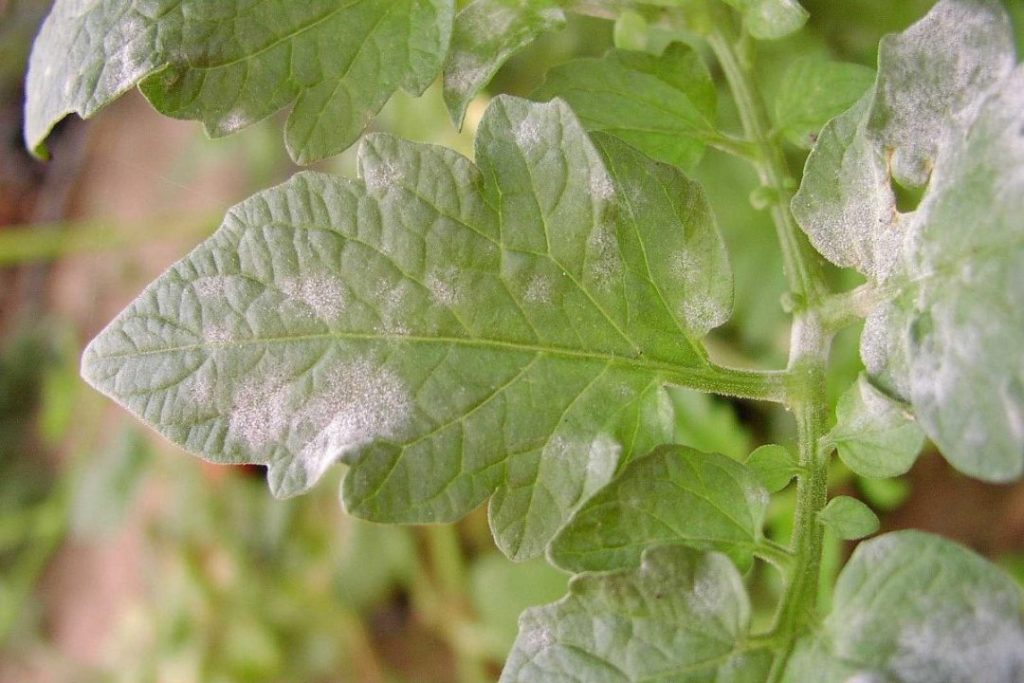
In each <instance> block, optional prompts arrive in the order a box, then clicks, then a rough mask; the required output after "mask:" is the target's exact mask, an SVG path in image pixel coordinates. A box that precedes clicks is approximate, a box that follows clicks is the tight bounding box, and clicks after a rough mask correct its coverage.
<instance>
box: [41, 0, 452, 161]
mask: <svg viewBox="0 0 1024 683" xmlns="http://www.w3.org/2000/svg"><path fill="white" fill-rule="evenodd" d="M453 14H454V5H453V0H392V1H389V2H378V1H377V0H312V1H310V2H293V1H292V0H267V1H265V2H255V3H254V2H245V3H239V2H228V3H225V2H209V1H208V0H160V1H159V2H124V1H123V0H92V1H87V0H58V1H57V2H56V4H55V5H54V7H53V10H52V12H51V13H50V16H49V17H48V18H47V20H46V22H45V23H44V25H43V28H42V30H41V31H40V34H39V37H38V38H37V39H36V43H35V47H34V49H33V52H32V57H31V61H30V65H29V72H28V85H27V92H28V99H27V104H26V117H25V140H26V142H27V143H28V146H29V148H31V149H33V150H34V151H35V153H36V154H40V155H42V154H45V148H44V146H43V141H44V140H45V138H46V136H47V134H48V133H49V131H50V129H51V128H52V127H53V126H54V125H55V124H56V123H57V122H58V121H60V120H61V119H62V118H64V117H65V116H66V115H68V114H71V113H78V114H80V115H81V116H83V117H86V118H88V117H90V116H92V115H93V114H95V113H96V112H97V111H98V110H99V109H101V108H102V107H104V106H105V105H107V104H109V103H110V102H112V101H113V100H115V99H117V98H118V97H119V96H120V95H122V94H123V93H124V92H126V91H127V90H129V89H131V88H132V87H134V86H136V85H139V87H140V88H141V90H142V92H143V94H144V95H145V96H146V97H147V98H148V99H149V101H150V102H151V103H152V104H153V106H154V107H156V108H157V109H158V110H159V111H161V112H162V113H164V114H167V115H168V116H173V117H176V118H186V119H196V120H200V121H202V122H203V125H204V126H205V127H206V130H207V132H208V133H209V134H210V135H214V136H220V135H227V134H228V133H232V132H234V131H236V130H238V129H240V128H242V127H244V126H247V125H249V124H251V123H254V122H256V121H259V120H260V119H263V118H265V117H267V116H269V115H270V114H273V113H274V112H276V111H277V110H279V109H281V108H283V107H285V106H287V105H289V104H291V103H293V102H294V103H295V106H294V108H293V109H292V112H291V115H290V116H289V118H288V124H287V126H286V129H285V142H286V144H287V146H288V151H289V153H290V154H291V156H292V158H293V159H294V160H295V161H297V162H299V163H310V162H313V161H316V160H318V159H322V158H324V157H327V156H330V155H332V154H336V153H338V152H341V151H342V150H344V149H345V148H346V147H348V146H349V145H351V144H352V143H353V142H354V141H355V140H356V139H357V138H358V137H359V135H360V133H362V131H363V129H365V128H366V126H367V124H368V123H369V122H370V120H371V119H372V118H373V116H374V114H376V113H377V112H378V111H379V110H380V108H381V107H382V106H383V105H384V103H385V102H386V101H387V100H388V98H389V97H390V96H391V94H392V93H394V92H395V90H396V89H398V88H400V87H401V88H405V89H406V90H408V91H409V92H411V93H414V94H419V93H421V92H422V91H423V90H425V89H426V88H427V86H428V85H430V83H431V82H432V81H433V80H434V78H435V77H436V76H437V74H438V72H439V71H440V70H441V65H442V63H443V61H444V57H445V55H446V54H447V51H448V45H449V40H450V37H451V29H452V18H453Z"/></svg>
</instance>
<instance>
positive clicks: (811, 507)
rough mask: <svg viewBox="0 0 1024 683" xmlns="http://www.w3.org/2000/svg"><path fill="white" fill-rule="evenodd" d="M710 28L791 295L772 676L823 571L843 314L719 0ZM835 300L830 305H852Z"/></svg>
mask: <svg viewBox="0 0 1024 683" xmlns="http://www.w3.org/2000/svg"><path fill="white" fill-rule="evenodd" d="M715 7H716V16H715V22H714V28H713V29H712V31H711V32H710V33H709V35H708V36H707V40H708V43H709V44H710V46H711V49H712V50H713V51H714V53H715V55H716V57H717V58H718V61H719V64H720V65H721V67H722V71H723V72H724V74H725V77H726V79H727V80H728V82H729V87H730V89H731V91H732V94H733V97H734V99H735V101H736V106H737V108H738V110H739V114H740V120H741V122H742V124H743V130H744V133H745V135H746V137H747V138H748V139H749V140H750V141H751V143H753V144H754V145H756V146H757V148H758V150H759V154H758V159H757V160H756V161H755V162H754V166H755V168H756V169H757V173H758V176H759V178H760V180H761V184H762V185H763V186H765V187H767V188H768V189H769V190H771V193H770V195H771V196H772V197H773V203H772V205H771V207H770V211H771V216H772V220H773V222H774V223H775V228H776V233H777V236H778V239H779V244H780V245H781V248H782V255H783V262H784V265H785V270H786V279H787V282H788V284H789V287H790V290H791V291H792V293H793V296H794V298H795V299H796V306H795V310H794V319H793V327H792V331H791V333H790V351H789V367H788V371H789V373H791V376H792V379H791V384H790V386H789V391H788V393H787V400H786V407H787V408H789V409H790V410H791V411H792V412H793V415H794V417H795V419H796V426H797V436H798V447H799V463H800V467H801V469H802V470H803V471H802V473H801V474H800V475H799V476H798V479H797V506H796V520H795V527H794V532H793V538H792V540H791V548H792V552H793V556H794V558H793V562H792V564H791V569H790V573H789V576H788V584H787V586H786V589H785V592H784V594H783V597H782V600H781V602H780V603H779V607H778V611H777V612H776V617H775V625H774V628H773V630H772V632H773V633H774V634H775V635H777V636H778V637H779V638H780V641H779V642H780V643H784V644H785V645H784V646H782V647H781V648H780V650H779V651H778V652H777V654H776V658H775V661H774V662H773V665H772V671H771V674H770V676H769V681H778V680H779V679H780V678H781V677H782V675H783V673H784V672H785V668H786V663H787V661H788V659H789V655H790V653H791V652H792V649H793V647H794V645H795V643H796V640H797V638H798V637H799V636H800V635H801V634H802V633H803V632H805V631H806V630H807V628H809V626H810V625H811V624H813V623H814V620H815V619H816V615H815V606H816V603H817V598H818V590H819V583H820V576H821V555H822V539H823V529H822V527H821V525H820V524H818V521H817V515H818V512H819V511H820V510H821V509H823V508H824V506H825V503H826V502H827V497H828V480H827V465H828V457H827V452H825V451H822V450H821V449H819V448H818V443H819V440H820V439H821V438H822V435H824V434H825V432H826V431H827V426H828V410H827V394H826V390H825V369H826V364H827V361H828V353H829V348H830V346H831V342H832V336H833V334H834V331H835V324H836V323H837V322H839V321H841V320H842V319H843V318H844V315H845V314H844V315H828V314H826V313H825V312H824V310H826V308H827V307H823V306H822V305H821V302H822V301H823V300H826V299H827V298H828V296H829V294H828V288H827V287H826V285H825V280H824V277H823V273H822V271H821V265H820V261H819V259H818V258H817V256H816V254H815V253H814V252H813V251H812V250H811V247H810V245H809V244H808V242H807V240H806V238H805V237H804V235H803V233H802V232H801V231H800V229H799V227H798V226H797V224H796V221H795V219H794V218H793V214H792V213H791V211H790V208H789V207H790V201H791V199H792V194H793V188H794V187H795V186H796V183H795V181H794V180H793V177H792V176H791V175H790V172H789V169H788V168H787V166H786V161H785V157H784V156H783V152H782V149H781V147H780V146H779V144H778V142H777V141H776V140H774V139H773V138H772V137H771V135H770V130H771V125H770V122H769V120H768V114H767V111H766V108H765V106H764V103H763V101H762V99H761V96H760V94H759V92H758V90H757V87H756V86H755V84H754V81H753V78H752V74H751V69H750V65H749V64H748V63H747V62H745V61H744V60H743V59H741V57H740V54H739V52H738V51H737V50H736V48H735V45H736V44H737V37H736V32H735V29H734V28H733V17H732V14H731V13H729V12H727V11H726V10H725V8H724V7H720V6H718V5H717V4H716V5H715ZM830 301H834V302H835V305H834V306H832V307H831V309H827V310H834V311H839V310H849V309H851V308H852V306H845V305H839V303H838V301H835V300H830Z"/></svg>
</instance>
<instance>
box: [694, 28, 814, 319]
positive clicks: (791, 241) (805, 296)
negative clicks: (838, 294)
mask: <svg viewBox="0 0 1024 683" xmlns="http://www.w3.org/2000/svg"><path fill="white" fill-rule="evenodd" d="M717 9H718V10H719V11H718V12H717V15H718V16H716V17H715V19H716V21H715V27H714V29H713V30H712V31H711V32H710V33H709V34H708V35H707V41H708V44H709V45H710V46H711V49H712V51H713V52H714V53H715V57H716V58H717V59H718V63H719V65H720V66H721V67H722V71H723V72H724V73H725V78H726V80H727V81H728V83H729V89H730V90H731V91H732V96H733V99H734V100H735V101H736V107H737V108H738V110H739V114H740V121H741V122H742V124H743V130H744V132H745V134H746V138H747V139H748V140H749V141H750V144H751V145H753V147H754V148H755V149H756V150H757V159H756V161H755V162H754V167H755V169H756V170H757V175H758V177H759V178H760V180H761V184H762V185H763V186H765V187H767V188H768V189H769V190H771V191H772V194H773V196H774V197H776V201H775V202H774V203H773V205H772V207H771V210H770V211H771V216H772V221H773V222H774V223H775V230H776V233H777V235H778V238H779V244H780V245H781V247H782V257H783V263H784V265H785V269H786V278H787V281H788V282H789V288H790V289H791V290H792V291H793V293H794V294H795V295H797V296H798V297H800V298H801V299H802V300H803V301H804V302H806V303H807V304H813V303H816V302H817V300H818V299H819V298H820V297H821V296H822V295H823V293H824V291H823V290H824V288H823V286H822V283H823V278H822V275H821V268H820V264H819V261H818V259H817V258H816V257H815V255H814V253H813V251H812V250H811V248H810V245H809V244H808V243H807V240H806V238H805V237H804V236H803V233H802V232H801V231H800V229H799V227H798V226H797V224H796V221H795V220H794V218H793V214H792V213H791V212H790V210H789V202H790V200H791V199H792V197H793V189H794V188H795V187H796V183H795V181H794V180H793V176H792V175H791V174H790V172H789V169H788V168H787V166H786V160H785V157H784V156H783V154H782V149H781V147H779V145H778V144H777V143H776V142H774V141H773V139H772V137H771V136H770V134H769V131H770V130H771V125H770V123H769V120H768V114H767V111H766V110H765V106H764V102H763V101H762V100H761V97H760V94H759V93H758V91H757V88H756V86H755V85H754V83H753V79H752V78H751V74H750V70H749V67H748V66H747V65H746V64H744V62H743V60H742V59H741V58H740V56H739V54H738V52H737V51H736V49H735V47H734V45H735V44H736V40H737V38H736V35H735V30H734V29H733V28H732V16H731V15H730V14H729V13H728V12H726V11H725V10H724V8H717Z"/></svg>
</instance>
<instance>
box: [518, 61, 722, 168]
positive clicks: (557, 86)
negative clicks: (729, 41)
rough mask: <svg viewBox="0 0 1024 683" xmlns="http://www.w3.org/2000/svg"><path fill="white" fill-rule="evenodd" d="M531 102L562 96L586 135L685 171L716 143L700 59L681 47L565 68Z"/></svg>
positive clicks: (707, 79)
mask: <svg viewBox="0 0 1024 683" xmlns="http://www.w3.org/2000/svg"><path fill="white" fill-rule="evenodd" d="M532 97H533V98H534V99H539V100H547V99H551V98H552V97H561V98H563V99H564V100H565V101H566V102H568V103H569V105H570V106H571V107H572V108H573V111H575V112H576V114H577V116H579V117H580V120H581V121H583V125H584V126H586V127H587V129H588V130H592V131H603V132H606V133H609V134H611V135H614V136H615V137H617V138H619V139H620V140H623V141H625V142H628V143H629V144H631V145H633V146H634V147H636V148H637V149H639V150H641V151H642V152H644V153H645V154H647V155H648V156H650V157H652V158H654V159H657V160H659V161H664V162H666V163H669V164H674V165H676V166H678V167H680V168H682V169H684V170H691V169H693V168H694V167H695V166H696V165H697V163H698V162H699V161H700V159H701V157H702V156H703V154H704V148H705V146H706V143H707V141H708V140H709V139H711V138H714V137H716V133H715V127H714V124H713V121H714V120H715V107H716V104H715V102H716V96H715V86H714V83H713V81H712V80H711V76H710V75H709V74H708V71H707V67H706V66H705V65H704V62H703V61H702V60H701V58H700V56H699V55H698V54H697V53H696V52H694V51H693V50H692V49H690V48H689V47H687V46H686V45H683V44H682V43H674V44H672V45H670V46H669V47H668V49H666V50H665V52H664V54H662V55H661V56H660V57H656V56H654V55H650V54H647V53H644V52H634V51H630V50H611V51H610V52H608V54H606V55H605V56H604V57H601V58H599V59H598V58H586V59H576V60H573V61H570V62H566V63H565V64H561V65H559V66H557V67H555V68H554V69H552V70H551V71H549V72H548V73H547V76H546V77H545V80H544V83H542V84H541V86H540V87H539V88H538V89H537V90H536V91H535V92H534V93H533V95H532Z"/></svg>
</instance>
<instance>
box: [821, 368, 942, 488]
mask: <svg viewBox="0 0 1024 683" xmlns="http://www.w3.org/2000/svg"><path fill="white" fill-rule="evenodd" d="M836 417H837V423H836V426H835V427H833V428H832V431H830V432H829V433H828V434H826V435H825V437H824V443H826V444H832V445H834V446H835V447H836V450H837V451H838V452H839V457H840V458H841V459H842V461H843V462H844V463H846V466H847V467H849V468H850V469H851V470H853V471H854V472H856V473H857V474H859V475H861V476H862V477H873V478H875V479H888V478H890V477H898V476H900V475H901V474H904V473H906V472H907V471H909V470H910V468H911V467H912V466H913V464H914V461H915V460H917V455H918V453H920V452H921V447H922V446H923V445H924V433H922V432H921V428H920V427H918V426H917V423H916V422H914V420H913V419H912V418H911V417H910V416H909V415H907V412H906V408H905V407H904V406H902V405H900V404H899V403H898V402H896V401H894V400H892V399H891V398H889V397H888V396H886V395H885V394H883V393H882V392H880V391H879V390H878V389H876V388H874V387H873V386H872V385H871V382H870V381H869V380H868V379H867V378H866V377H865V376H864V375H861V376H860V377H859V378H858V379H857V383H856V384H854V385H853V386H852V387H850V388H849V389H848V390H847V391H846V392H845V393H843V395H842V396H841V397H840V398H839V404H838V405H837V406H836Z"/></svg>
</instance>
